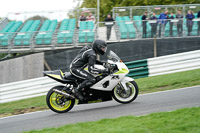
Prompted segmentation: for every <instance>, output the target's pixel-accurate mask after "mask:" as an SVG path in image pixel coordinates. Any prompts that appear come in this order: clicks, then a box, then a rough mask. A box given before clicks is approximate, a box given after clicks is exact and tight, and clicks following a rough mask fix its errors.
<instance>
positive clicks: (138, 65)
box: [125, 59, 149, 78]
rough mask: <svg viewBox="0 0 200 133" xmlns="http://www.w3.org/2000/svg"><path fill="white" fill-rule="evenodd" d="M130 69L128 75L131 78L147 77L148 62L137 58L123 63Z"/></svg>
mask: <svg viewBox="0 0 200 133" xmlns="http://www.w3.org/2000/svg"><path fill="white" fill-rule="evenodd" d="M125 64H126V65H127V67H128V69H129V70H130V72H129V74H128V76H129V77H133V78H144V77H148V75H149V71H148V64H147V60H146V59H145V60H137V61H131V62H126V63H125Z"/></svg>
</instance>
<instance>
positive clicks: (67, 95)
mask: <svg viewBox="0 0 200 133" xmlns="http://www.w3.org/2000/svg"><path fill="white" fill-rule="evenodd" d="M53 91H54V92H56V93H58V94H60V95H63V96H66V97H70V98H74V99H75V97H74V96H72V95H69V94H67V93H65V92H63V91H59V90H57V89H53Z"/></svg>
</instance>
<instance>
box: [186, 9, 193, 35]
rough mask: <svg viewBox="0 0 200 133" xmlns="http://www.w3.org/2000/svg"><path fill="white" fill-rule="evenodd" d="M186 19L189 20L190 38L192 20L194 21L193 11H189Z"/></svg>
mask: <svg viewBox="0 0 200 133" xmlns="http://www.w3.org/2000/svg"><path fill="white" fill-rule="evenodd" d="M186 19H187V28H188V36H190V35H191V32H192V26H193V21H192V20H193V19H194V15H193V12H192V11H191V10H189V11H188V13H187V15H186Z"/></svg>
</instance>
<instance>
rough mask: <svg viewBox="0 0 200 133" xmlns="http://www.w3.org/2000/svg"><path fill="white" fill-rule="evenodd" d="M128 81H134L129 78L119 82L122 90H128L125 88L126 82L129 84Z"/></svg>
mask: <svg viewBox="0 0 200 133" xmlns="http://www.w3.org/2000/svg"><path fill="white" fill-rule="evenodd" d="M130 81H134V79H133V78H130V77H124V78H123V79H122V80H121V81H120V83H119V84H120V86H121V87H122V88H124V90H126V91H127V90H128V88H127V86H126V83H127V82H130Z"/></svg>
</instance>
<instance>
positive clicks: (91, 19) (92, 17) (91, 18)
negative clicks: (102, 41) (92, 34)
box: [86, 13, 95, 22]
mask: <svg viewBox="0 0 200 133" xmlns="http://www.w3.org/2000/svg"><path fill="white" fill-rule="evenodd" d="M86 20H87V21H94V22H95V17H94V16H93V15H92V13H89V16H87V17H86Z"/></svg>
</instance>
